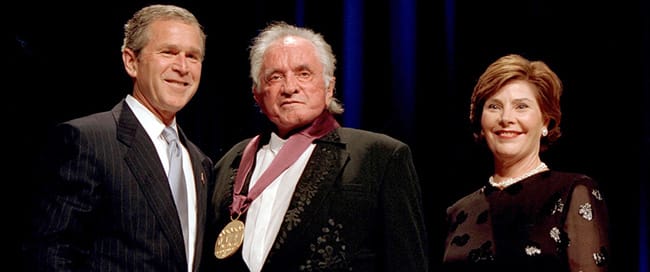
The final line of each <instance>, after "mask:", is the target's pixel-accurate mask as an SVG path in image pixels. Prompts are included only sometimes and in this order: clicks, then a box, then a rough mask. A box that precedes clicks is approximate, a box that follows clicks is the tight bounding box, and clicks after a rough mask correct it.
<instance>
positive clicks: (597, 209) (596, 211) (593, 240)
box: [565, 179, 610, 271]
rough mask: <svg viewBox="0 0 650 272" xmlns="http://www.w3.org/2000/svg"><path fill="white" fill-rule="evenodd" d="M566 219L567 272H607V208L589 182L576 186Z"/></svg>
mask: <svg viewBox="0 0 650 272" xmlns="http://www.w3.org/2000/svg"><path fill="white" fill-rule="evenodd" d="M566 216H567V218H566V225H565V228H566V232H567V234H568V236H569V246H568V249H567V254H568V259H569V265H570V267H571V271H607V270H608V262H609V254H610V253H609V238H608V236H607V233H608V224H609V221H608V214H607V207H606V205H605V201H604V200H603V197H602V195H601V193H600V191H599V190H598V188H597V187H596V186H595V183H594V182H593V180H589V179H587V180H586V182H584V181H583V182H578V183H577V185H576V186H575V187H574V189H573V192H572V193H571V198H570V203H569V209H568V212H567V215H566Z"/></svg>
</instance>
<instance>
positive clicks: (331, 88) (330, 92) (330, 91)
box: [325, 77, 336, 102]
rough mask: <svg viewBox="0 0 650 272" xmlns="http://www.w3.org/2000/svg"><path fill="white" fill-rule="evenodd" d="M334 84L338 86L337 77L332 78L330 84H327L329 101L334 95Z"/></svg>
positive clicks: (326, 95)
mask: <svg viewBox="0 0 650 272" xmlns="http://www.w3.org/2000/svg"><path fill="white" fill-rule="evenodd" d="M334 86H336V77H332V78H331V79H330V82H329V85H327V90H325V92H326V94H325V98H327V101H328V102H329V101H330V100H331V99H332V97H334Z"/></svg>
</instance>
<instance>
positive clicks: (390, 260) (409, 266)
mask: <svg viewBox="0 0 650 272" xmlns="http://www.w3.org/2000/svg"><path fill="white" fill-rule="evenodd" d="M384 170H385V173H384V177H385V178H384V182H383V183H382V184H383V185H382V188H381V192H380V194H381V198H382V201H381V205H382V207H381V208H382V209H383V218H382V220H383V222H384V236H385V237H386V239H384V241H385V243H386V245H384V247H383V248H384V249H385V250H386V251H385V252H384V256H385V258H384V262H385V263H384V271H428V248H427V247H428V244H427V232H426V229H425V220H424V215H423V207H422V196H421V194H422V193H421V188H420V183H419V180H418V176H417V173H416V170H415V166H414V163H413V158H412V154H411V150H410V148H409V147H408V146H407V145H404V144H401V145H398V146H397V147H396V148H395V149H394V150H393V154H392V155H391V156H390V160H389V163H388V165H387V167H386V168H385V169H384Z"/></svg>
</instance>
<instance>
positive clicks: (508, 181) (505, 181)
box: [488, 161, 549, 189]
mask: <svg viewBox="0 0 650 272" xmlns="http://www.w3.org/2000/svg"><path fill="white" fill-rule="evenodd" d="M546 170H549V168H548V166H546V164H545V163H543V162H541V161H540V162H539V164H537V166H535V168H532V169H530V168H529V170H528V171H527V172H525V173H524V174H522V175H519V176H515V177H508V178H503V177H501V178H499V180H498V181H497V180H496V178H495V177H496V174H495V175H494V176H490V179H489V180H488V181H489V182H490V184H491V185H492V186H494V187H497V188H500V189H504V188H506V187H508V186H510V185H512V184H515V183H517V182H519V181H521V180H523V179H525V178H527V177H530V176H532V175H535V174H537V173H539V172H543V171H546Z"/></svg>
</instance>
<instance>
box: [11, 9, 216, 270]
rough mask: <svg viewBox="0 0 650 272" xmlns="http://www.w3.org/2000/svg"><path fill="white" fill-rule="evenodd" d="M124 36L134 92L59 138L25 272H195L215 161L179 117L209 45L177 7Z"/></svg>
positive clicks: (68, 126)
mask: <svg viewBox="0 0 650 272" xmlns="http://www.w3.org/2000/svg"><path fill="white" fill-rule="evenodd" d="M124 30H125V31H124V34H125V36H124V44H123V45H122V60H123V62H124V68H125V70H126V72H127V73H128V75H129V76H130V77H131V78H132V79H133V90H132V92H131V94H129V95H127V96H126V97H125V99H123V100H122V101H120V102H119V103H118V104H117V105H115V106H114V107H113V108H112V109H111V110H110V111H106V112H101V113H96V114H92V115H89V116H85V117H81V118H77V119H74V120H70V121H68V122H64V123H62V124H60V125H58V126H57V127H56V128H55V129H54V131H53V132H54V133H53V137H51V142H50V143H49V145H48V147H51V148H48V151H49V152H47V154H48V156H46V157H45V158H47V159H46V160H45V161H44V162H45V163H47V164H46V169H45V171H42V172H43V173H44V174H45V176H43V178H42V179H40V180H39V182H40V183H39V184H42V185H43V187H42V188H41V189H42V190H41V191H42V192H43V194H42V195H39V197H38V198H37V199H38V203H36V205H35V208H36V209H35V210H34V212H35V214H34V215H33V217H32V218H33V220H32V221H33V223H34V224H32V226H33V229H31V230H30V235H29V237H28V239H27V241H26V243H25V246H24V247H23V249H24V250H25V254H24V256H25V265H26V269H27V270H35V271H165V272H167V271H197V270H198V265H199V261H198V260H200V258H201V252H202V240H203V235H204V225H205V213H206V204H207V188H208V184H206V183H207V182H208V181H209V180H210V179H209V177H208V174H209V173H210V172H209V171H210V170H211V167H212V161H211V160H210V159H209V158H208V157H207V156H206V155H205V154H204V153H203V152H202V151H201V150H200V149H199V148H198V147H197V146H196V145H195V144H194V143H192V142H191V141H190V140H189V139H187V137H186V136H185V134H184V133H183V131H182V130H181V129H180V127H179V126H178V125H177V124H176V113H177V112H178V111H180V110H181V109H182V108H183V107H184V106H185V105H186V104H187V103H188V102H189V101H190V99H191V98H192V97H193V96H194V94H195V93H196V91H197V89H198V86H199V81H200V78H201V69H202V62H203V57H204V54H205V40H206V35H205V33H204V31H203V27H202V26H201V25H200V24H199V22H198V21H197V19H196V18H195V16H194V15H193V14H192V13H190V12H189V11H188V10H186V9H184V8H180V7H177V6H172V5H151V6H147V7H145V8H143V9H141V10H139V11H137V12H136V13H135V14H134V16H133V18H131V19H130V20H129V21H128V22H127V23H126V24H125V26H124ZM165 127H171V128H173V129H174V130H176V131H177V133H178V135H179V139H180V141H181V143H182V149H183V150H182V153H183V154H182V160H183V172H184V176H185V180H186V186H185V187H186V189H187V199H188V201H187V202H188V207H189V208H188V209H189V216H188V217H189V234H188V235H187V236H188V241H189V242H188V244H189V246H187V247H186V246H185V243H184V237H183V232H182V230H181V222H180V220H179V216H178V214H177V212H176V207H175V204H174V199H173V197H172V191H171V189H170V186H169V183H168V180H167V171H168V168H169V167H168V161H169V159H168V157H167V153H166V149H167V143H166V142H165V141H164V139H163V138H162V137H161V132H162V131H163V129H164V128H165Z"/></svg>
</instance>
